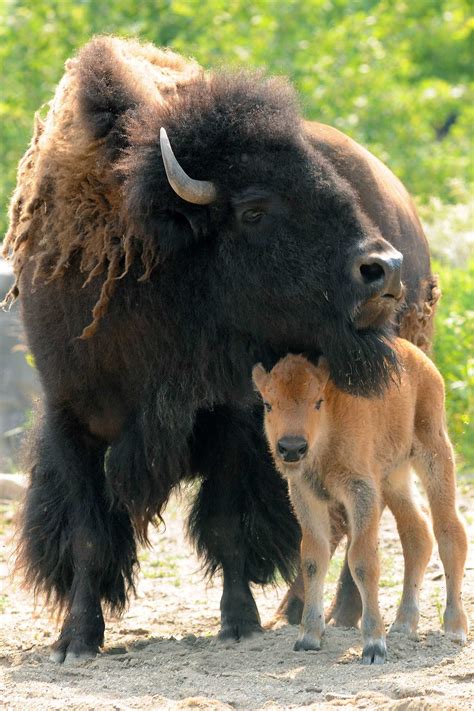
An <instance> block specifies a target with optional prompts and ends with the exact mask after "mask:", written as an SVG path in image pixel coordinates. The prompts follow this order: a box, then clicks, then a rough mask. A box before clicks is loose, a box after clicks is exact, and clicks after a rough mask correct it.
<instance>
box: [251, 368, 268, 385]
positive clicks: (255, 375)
mask: <svg viewBox="0 0 474 711" xmlns="http://www.w3.org/2000/svg"><path fill="white" fill-rule="evenodd" d="M267 378H268V373H267V371H266V370H265V368H264V367H263V365H262V364H261V363H257V365H255V366H254V367H253V370H252V380H253V382H254V385H255V387H256V388H257V390H258V391H259V392H262V390H263V388H264V387H265V383H266V382H267Z"/></svg>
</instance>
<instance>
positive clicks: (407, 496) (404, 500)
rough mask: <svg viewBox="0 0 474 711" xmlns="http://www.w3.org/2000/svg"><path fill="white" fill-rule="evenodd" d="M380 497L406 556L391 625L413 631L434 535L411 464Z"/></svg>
mask: <svg viewBox="0 0 474 711" xmlns="http://www.w3.org/2000/svg"><path fill="white" fill-rule="evenodd" d="M383 497H384V500H385V503H386V504H387V506H388V507H389V508H390V510H391V512H392V513H393V515H394V517H395V520H396V522H397V528H398V533H399V534H400V540H401V543H402V548H403V556H404V559H405V575H404V580H403V593H402V599H401V602H400V605H399V608H398V611H397V616H396V619H395V622H394V623H393V624H392V626H391V628H390V629H391V631H392V632H404V633H406V634H415V633H416V630H417V627H418V620H419V617H420V611H419V606H418V605H419V597H420V589H421V585H422V582H423V576H424V574H425V570H426V566H427V565H428V563H429V560H430V557H431V551H432V548H433V536H432V534H431V526H430V524H429V522H428V519H427V517H426V516H425V514H424V513H423V512H422V510H421V508H420V507H419V505H418V504H417V501H416V497H415V493H414V491H413V482H412V479H411V469H410V465H406V466H404V467H402V468H401V469H400V470H399V471H398V472H395V473H394V474H393V475H391V476H390V480H389V482H388V483H387V484H386V485H385V486H384V489H383Z"/></svg>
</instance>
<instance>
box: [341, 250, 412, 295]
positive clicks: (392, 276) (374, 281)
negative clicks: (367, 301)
mask: <svg viewBox="0 0 474 711" xmlns="http://www.w3.org/2000/svg"><path fill="white" fill-rule="evenodd" d="M402 262H403V256H402V255H401V254H400V252H398V251H397V250H396V249H390V250H385V251H382V252H372V253H369V254H364V255H361V256H359V257H357V259H356V260H355V261H354V262H353V264H352V277H353V279H354V280H355V281H356V282H358V283H359V284H362V285H363V286H365V287H367V290H368V292H369V293H368V296H375V295H380V296H390V297H393V298H395V299H399V298H400V297H401V296H402V294H403V286H402V282H401V267H402Z"/></svg>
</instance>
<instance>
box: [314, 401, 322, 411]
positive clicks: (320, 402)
mask: <svg viewBox="0 0 474 711" xmlns="http://www.w3.org/2000/svg"><path fill="white" fill-rule="evenodd" d="M322 403H323V400H318V402H317V403H316V405H315V408H316V410H319V408H320V407H321V404H322Z"/></svg>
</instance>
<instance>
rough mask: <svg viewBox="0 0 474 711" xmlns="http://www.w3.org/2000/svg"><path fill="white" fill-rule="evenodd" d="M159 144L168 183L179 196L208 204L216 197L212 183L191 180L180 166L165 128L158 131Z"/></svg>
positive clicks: (189, 200)
mask: <svg viewBox="0 0 474 711" xmlns="http://www.w3.org/2000/svg"><path fill="white" fill-rule="evenodd" d="M160 146H161V155H162V157H163V163H164V166H165V171H166V176H167V178H168V181H169V184H170V185H171V187H172V188H173V190H174V191H175V193H176V194H177V195H179V197H180V198H183V200H186V202H192V203H193V204H194V205H209V204H210V203H211V202H214V200H215V199H216V197H217V190H216V186H215V185H214V183H211V182H210V181H209V180H193V178H190V177H189V175H187V174H186V173H185V172H184V170H183V169H182V168H181V166H180V164H179V163H178V161H177V160H176V156H175V154H174V153H173V149H172V148H171V144H170V141H169V138H168V134H167V133H166V131H165V129H164V128H162V129H161V131H160Z"/></svg>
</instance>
